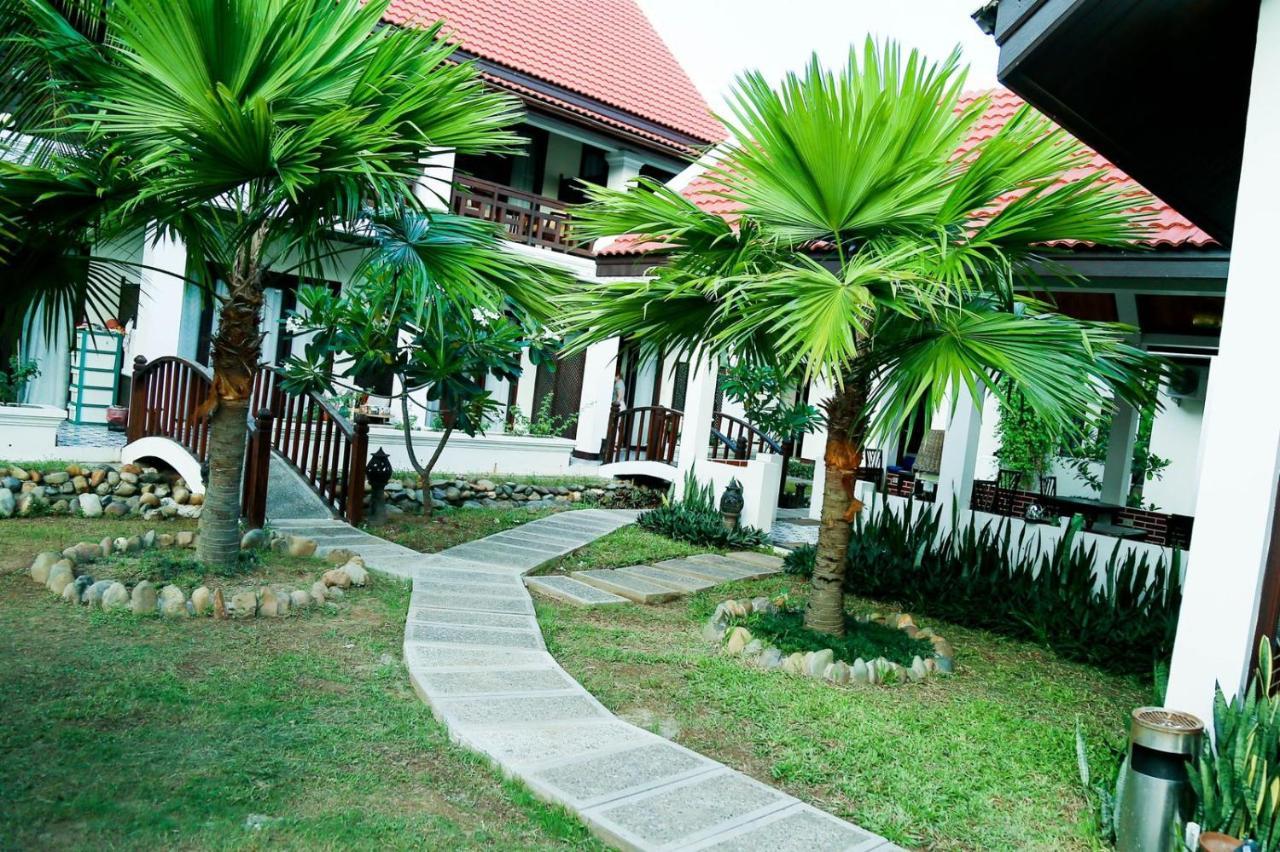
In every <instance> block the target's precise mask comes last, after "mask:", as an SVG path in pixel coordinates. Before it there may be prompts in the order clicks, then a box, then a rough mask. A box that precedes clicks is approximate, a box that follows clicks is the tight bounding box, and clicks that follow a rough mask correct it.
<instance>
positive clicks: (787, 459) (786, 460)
mask: <svg viewBox="0 0 1280 852" xmlns="http://www.w3.org/2000/svg"><path fill="white" fill-rule="evenodd" d="M795 446H796V442H795V439H794V438H788V439H787V440H785V441H783V442H782V481H781V482H780V483H778V503H779V505H781V503H782V498H783V497H785V496H787V467H788V466H790V464H791V454H792V453H794V452H795Z"/></svg>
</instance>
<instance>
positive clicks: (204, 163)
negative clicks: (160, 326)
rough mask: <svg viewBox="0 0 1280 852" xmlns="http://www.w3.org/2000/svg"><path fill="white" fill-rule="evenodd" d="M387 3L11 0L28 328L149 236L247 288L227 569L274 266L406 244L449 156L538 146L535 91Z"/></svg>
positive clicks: (224, 469)
mask: <svg viewBox="0 0 1280 852" xmlns="http://www.w3.org/2000/svg"><path fill="white" fill-rule="evenodd" d="M387 3H388V0H369V2H363V0H59V2H52V0H7V2H5V3H3V4H0V39H3V41H2V42H0V103H4V104H5V105H6V106H5V109H6V110H8V112H9V116H8V119H7V123H6V124H5V125H4V127H3V128H0V132H2V133H3V136H2V137H0V145H3V146H4V147H3V150H0V240H2V241H3V244H2V245H0V264H3V267H2V272H3V275H4V280H5V295H6V299H7V305H6V310H5V312H4V316H5V317H6V318H7V319H8V320H9V321H10V323H9V330H10V332H12V331H13V330H14V328H15V325H16V324H17V323H20V322H22V320H23V318H24V317H28V316H30V315H31V308H32V307H34V306H36V305H41V304H43V305H46V306H53V307H54V308H55V310H52V311H46V314H45V315H46V316H47V317H49V318H50V322H51V323H52V322H70V320H71V317H72V316H73V313H74V310H75V308H76V306H77V305H78V304H79V303H80V302H82V301H83V300H84V299H85V298H90V297H91V296H92V294H93V292H94V286H93V285H94V283H95V282H98V281H100V280H101V279H105V278H111V277H115V276H117V275H118V272H115V271H114V270H112V269H111V264H110V263H108V262H106V261H101V260H99V259H96V258H94V257H93V247H94V246H101V245H105V244H108V243H110V242H111V241H113V240H117V239H121V238H125V237H127V236H128V235H130V234H136V233H138V232H141V231H143V230H144V229H146V230H147V233H148V234H149V236H150V237H151V238H155V239H159V238H160V237H165V236H173V237H177V238H180V239H181V240H182V241H183V242H184V243H185V244H186V247H187V251H188V255H189V257H190V258H191V262H190V264H189V268H188V270H187V273H186V279H187V280H189V281H191V282H193V283H196V284H198V285H200V286H202V287H204V288H205V289H206V291H207V292H210V293H212V292H214V290H215V283H216V282H222V283H224V284H225V285H226V293H227V295H226V296H225V298H222V299H221V301H220V315H219V325H218V331H217V334H216V335H215V337H214V339H213V345H212V360H213V372H214V380H213V391H212V395H211V397H210V398H209V399H208V400H207V401H206V402H205V406H204V408H205V410H206V411H209V412H211V435H210V441H209V482H208V491H207V495H206V500H205V508H204V512H203V514H202V516H201V519H200V546H199V555H200V558H201V559H202V560H204V561H206V562H207V563H210V564H225V563H226V562H227V561H229V560H230V559H232V558H233V557H234V555H235V553H236V551H237V549H238V537H239V536H238V528H237V525H238V521H239V517H240V506H239V495H240V477H241V468H242V458H243V454H244V445H245V434H246V417H247V413H248V412H247V407H248V401H249V391H250V387H251V384H252V380H253V375H254V371H255V370H256V368H257V365H258V362H259V359H260V348H261V346H260V344H261V334H260V331H259V320H260V318H259V315H260V309H261V305H262V294H263V281H264V274H265V273H266V272H267V270H268V269H273V270H274V271H277V272H297V273H298V274H300V275H303V276H306V277H314V278H326V277H332V266H331V261H332V259H333V258H334V257H336V256H338V255H347V256H348V257H354V258H355V259H356V260H359V259H360V258H361V257H363V256H365V255H367V254H369V253H370V252H373V251H377V250H381V249H383V248H385V245H384V244H383V243H382V241H380V240H376V239H367V236H368V230H369V229H370V228H371V227H376V223H374V222H373V218H374V217H375V216H376V215H378V214H379V213H381V212H382V211H386V210H399V209H410V210H412V209H416V208H419V207H420V206H421V201H420V199H419V198H418V196H417V194H415V189H416V188H418V187H419V186H420V184H422V178H423V174H424V163H426V162H430V161H431V158H432V157H433V155H435V154H437V153H439V152H442V151H456V152H460V153H504V152H514V151H515V150H516V149H517V145H518V137H517V136H515V135H514V134H513V133H511V132H510V131H508V130H506V129H505V128H508V127H510V126H512V125H514V124H515V123H516V122H517V121H518V118H519V114H520V110H519V107H518V102H517V101H515V100H514V99H512V98H510V97H507V96H503V95H500V94H497V93H495V92H494V91H492V90H490V89H488V88H486V87H485V86H484V84H483V83H482V81H481V79H480V77H479V74H478V73H477V71H476V70H475V68H474V66H473V65H471V64H470V63H465V62H464V63H458V62H455V61H453V60H451V58H450V57H451V53H452V48H451V47H450V46H449V45H448V44H447V43H445V42H443V41H441V40H440V39H439V38H438V35H439V27H438V26H437V27H434V28H428V29H421V30H414V29H398V28H393V27H383V26H381V25H380V20H381V18H382V14H383V12H384V10H385V9H386V7H387ZM423 222H424V224H423V227H424V228H427V227H435V228H437V230H436V231H435V232H434V234H439V235H443V234H445V233H446V232H447V230H448V226H447V225H445V224H443V217H439V218H432V219H429V220H428V219H424V220H423ZM470 233H471V234H472V235H474V232H470ZM434 234H433V236H434ZM434 248H435V249H436V250H437V251H438V252H439V256H440V258H441V263H440V264H438V265H437V270H439V269H442V268H445V267H447V270H446V271H444V272H442V273H441V275H440V276H439V278H438V280H437V282H436V283H437V284H439V286H441V287H443V288H444V289H445V290H446V291H447V293H448V296H449V298H450V299H451V300H452V301H453V302H454V303H472V304H475V305H477V306H485V307H489V308H492V309H497V308H500V307H501V306H503V305H504V304H505V303H506V302H507V301H508V300H511V299H514V300H516V301H518V302H520V303H522V304H525V305H527V306H529V308H530V309H531V310H538V311H545V310H547V309H548V308H549V303H547V302H546V300H545V294H541V293H539V292H537V291H536V290H533V289H529V290H523V289H521V290H520V291H519V292H515V291H516V290H517V289H518V288H517V287H508V286H507V285H506V284H505V283H504V281H506V280H507V279H505V277H504V274H494V272H495V269H497V268H498V267H497V266H495V264H497V263H498V260H496V259H495V255H494V253H492V252H485V253H481V255H477V254H475V253H474V252H473V249H474V242H469V241H468V240H467V239H462V240H450V239H447V238H442V239H439V240H435V241H434ZM374 262H376V261H374ZM499 266H501V264H499ZM514 268H515V264H506V265H505V266H501V269H502V272H503V273H505V272H510V271H512V270H513V269H514ZM516 271H517V272H518V269H517V270H516ZM528 280H529V278H528V277H527V276H519V275H516V276H514V277H513V278H511V279H510V281H511V282H513V283H514V284H517V285H518V284H522V283H527V282H528ZM434 304H435V301H434V300H432V301H428V302H427V303H426V307H427V309H430V308H431V306H432V305H434ZM175 320H176V318H175ZM425 322H426V320H424V324H425Z"/></svg>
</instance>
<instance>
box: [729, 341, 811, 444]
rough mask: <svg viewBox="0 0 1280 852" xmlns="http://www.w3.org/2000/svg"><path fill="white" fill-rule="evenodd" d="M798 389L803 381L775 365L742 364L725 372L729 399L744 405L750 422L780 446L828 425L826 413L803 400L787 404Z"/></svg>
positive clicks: (743, 407)
mask: <svg viewBox="0 0 1280 852" xmlns="http://www.w3.org/2000/svg"><path fill="white" fill-rule="evenodd" d="M798 386H799V382H797V381H796V380H795V379H794V378H790V377H788V376H786V375H784V374H783V373H782V371H781V370H780V369H779V368H777V367H775V366H773V365H771V364H753V363H749V362H747V361H739V362H737V363H735V364H733V365H731V366H729V367H726V368H725V369H724V370H723V371H722V373H721V387H723V388H724V395H725V397H726V398H728V399H729V400H731V401H733V402H736V403H738V404H739V405H741V406H742V409H743V411H744V412H745V413H746V415H747V417H746V419H747V422H748V423H750V424H751V425H752V426H755V427H756V428H757V429H759V430H760V431H762V432H764V433H765V434H766V435H768V436H769V437H771V438H773V439H774V440H776V441H778V442H779V443H782V442H784V441H788V440H792V439H794V438H796V437H798V436H800V435H803V434H804V433H806V432H813V431H815V430H817V429H821V428H822V427H823V426H824V425H825V423H826V419H825V418H824V417H823V416H822V412H820V411H818V409H817V408H815V407H814V406H812V405H809V404H808V403H807V402H805V401H804V400H803V399H799V398H797V399H795V401H794V402H786V401H785V400H787V399H788V398H791V397H795V396H796V390H797V388H798Z"/></svg>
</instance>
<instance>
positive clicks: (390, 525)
mask: <svg viewBox="0 0 1280 852" xmlns="http://www.w3.org/2000/svg"><path fill="white" fill-rule="evenodd" d="M572 508H574V504H570V503H564V504H557V505H555V506H546V507H541V506H540V507H538V508H536V509H528V508H512V509H461V508H452V507H451V508H448V509H436V510H435V511H434V512H432V513H431V516H430V517H424V516H422V515H410V514H404V515H392V516H391V518H390V519H388V521H387V523H386V524H383V525H382V526H379V527H369V528H368V529H369V532H371V533H373V534H374V535H379V536H382V537H383V538H385V539H389V540H390V541H394V542H396V543H397V544H402V545H404V546H405V547H410V548H413V549H414V550H417V551H419V552H421V553H435V552H437V551H440V550H446V549H448V548H450V547H453V546H455V545H458V544H462V543H463V542H467V541H472V540H474V539H477V538H484V537H485V536H487V535H493V534H494V533H500V532H502V531H503V530H509V529H511V528H512V527H516V526H519V525H520V524H527V523H528V522H529V521H536V520H538V518H545V517H547V516H548V515H554V514H556V513H557V512H563V511H566V510H568V509H572Z"/></svg>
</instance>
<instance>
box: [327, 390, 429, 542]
mask: <svg viewBox="0 0 1280 852" xmlns="http://www.w3.org/2000/svg"><path fill="white" fill-rule="evenodd" d="M353 431H354V432H355V435H354V436H353V437H352V439H351V468H350V470H348V471H347V487H346V506H345V508H346V515H347V523H349V524H351V525H352V526H353V527H354V526H359V525H360V522H361V521H363V520H364V469H365V465H366V464H367V463H368V455H369V418H368V417H366V416H365V415H363V414H357V415H356V423H355V429H354V430H353ZM424 484H425V486H426V488H427V491H428V492H430V490H431V484H430V483H424ZM429 496H430V494H429V493H428V497H429Z"/></svg>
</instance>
